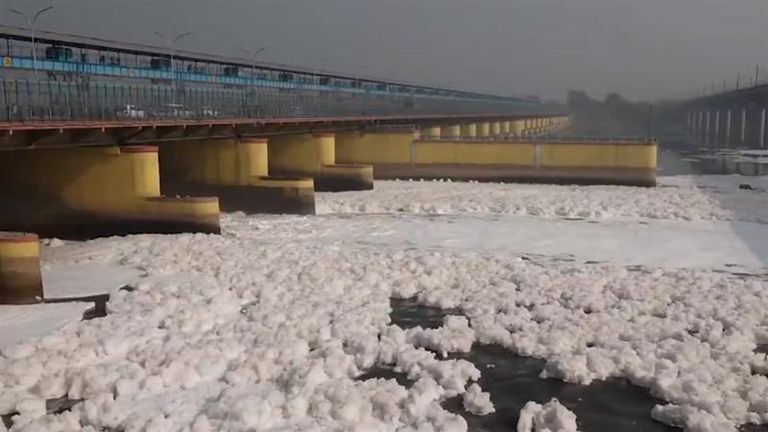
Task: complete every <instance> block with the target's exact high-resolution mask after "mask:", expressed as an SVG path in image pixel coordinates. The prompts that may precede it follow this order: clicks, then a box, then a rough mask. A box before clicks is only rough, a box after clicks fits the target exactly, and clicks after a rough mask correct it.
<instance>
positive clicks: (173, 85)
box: [155, 32, 193, 109]
mask: <svg viewBox="0 0 768 432" xmlns="http://www.w3.org/2000/svg"><path fill="white" fill-rule="evenodd" d="M155 34H156V35H157V36H158V37H160V39H162V40H163V41H164V42H165V43H166V45H167V46H168V49H169V50H170V51H171V104H172V105H174V107H173V108H174V109H175V108H176V107H175V105H176V66H175V64H174V62H173V60H174V54H175V52H176V44H177V43H178V42H179V41H180V40H181V39H183V38H185V37H187V36H191V35H192V34H193V33H192V32H184V33H179V34H177V35H176V37H174V38H173V39H169V38H168V37H166V36H165V35H164V34H162V33H160V32H155Z"/></svg>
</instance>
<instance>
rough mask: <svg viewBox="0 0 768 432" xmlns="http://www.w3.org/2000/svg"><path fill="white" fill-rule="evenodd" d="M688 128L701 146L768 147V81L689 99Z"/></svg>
mask: <svg viewBox="0 0 768 432" xmlns="http://www.w3.org/2000/svg"><path fill="white" fill-rule="evenodd" d="M683 107H684V109H685V110H686V121H687V126H688V132H689V134H690V137H691V138H692V140H693V141H694V142H696V143H697V144H698V145H699V146H700V147H706V148H712V149H719V148H751V149H757V148H768V136H767V135H768V132H767V131H768V83H764V84H760V83H758V84H757V85H754V86H752V87H747V88H743V89H738V90H732V91H727V92H723V93H719V94H713V95H709V96H704V97H700V98H696V99H692V100H690V101H687V102H686V103H685V104H684V105H683Z"/></svg>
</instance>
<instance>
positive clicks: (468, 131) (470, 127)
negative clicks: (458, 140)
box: [460, 123, 477, 138]
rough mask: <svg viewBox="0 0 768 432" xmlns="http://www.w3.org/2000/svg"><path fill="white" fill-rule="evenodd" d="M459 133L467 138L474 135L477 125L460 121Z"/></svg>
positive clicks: (475, 134)
mask: <svg viewBox="0 0 768 432" xmlns="http://www.w3.org/2000/svg"><path fill="white" fill-rule="evenodd" d="M460 135H461V136H463V137H468V138H474V137H476V136H477V125H476V124H474V123H462V125H461V132H460Z"/></svg>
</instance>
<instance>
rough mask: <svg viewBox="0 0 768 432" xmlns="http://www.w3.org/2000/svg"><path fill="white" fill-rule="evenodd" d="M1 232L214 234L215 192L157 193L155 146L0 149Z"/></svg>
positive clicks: (216, 222)
mask: <svg viewBox="0 0 768 432" xmlns="http://www.w3.org/2000/svg"><path fill="white" fill-rule="evenodd" d="M0 185H2V186H0V202H2V203H3V210H2V211H0V230H5V231H22V232H32V233H36V234H38V235H40V236H42V237H60V238H74V239H84V238H94V237H101V236H112V235H124V234H138V233H181V232H206V233H218V232H219V201H218V199H217V198H215V197H200V198H170V197H164V196H162V195H161V194H160V173H159V168H158V150H157V147H150V146H136V147H116V146H111V147H74V148H73V147H67V148H52V149H25V150H5V151H0Z"/></svg>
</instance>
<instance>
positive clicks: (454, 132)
mask: <svg viewBox="0 0 768 432" xmlns="http://www.w3.org/2000/svg"><path fill="white" fill-rule="evenodd" d="M458 136H461V126H459V125H449V126H441V127H440V137H441V138H455V137H458Z"/></svg>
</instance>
